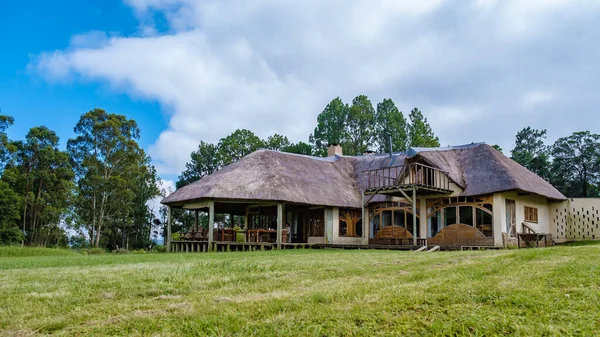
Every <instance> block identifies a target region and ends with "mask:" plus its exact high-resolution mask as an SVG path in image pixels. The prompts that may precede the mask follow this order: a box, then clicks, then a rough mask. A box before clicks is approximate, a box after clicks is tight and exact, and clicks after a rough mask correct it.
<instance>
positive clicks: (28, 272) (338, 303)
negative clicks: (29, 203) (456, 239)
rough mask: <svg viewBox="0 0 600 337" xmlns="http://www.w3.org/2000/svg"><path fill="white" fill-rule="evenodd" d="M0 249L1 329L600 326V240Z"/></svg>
mask: <svg viewBox="0 0 600 337" xmlns="http://www.w3.org/2000/svg"><path fill="white" fill-rule="evenodd" d="M6 251H8V250H7V249H5V252H4V253H3V249H2V248H0V335H3V336H4V335H9V336H10V335H16V336H20V335H30V334H50V333H52V334H57V335H119V336H123V335H130V336H131V335H133V336H135V335H144V336H145V335H172V336H180V335H183V334H190V335H221V336H228V335H241V336H248V335H260V336H263V335H273V336H298V335H304V336H337V335H345V336H354V335H357V336H372V335H402V336H411V335H433V336H443V335H479V336H482V335H486V336H493V335H520V336H534V335H544V336H554V335H555V336H567V335H584V336H590V335H598V334H599V333H600V268H599V267H600V245H579V246H561V247H553V248H541V249H522V250H501V251H469V252H435V253H413V252H400V251H369V250H362V251H352V250H348V251H342V250H287V251H280V252H276V251H275V252H240V253H211V254H200V253H190V254H147V255H143V254H141V255H113V254H110V255H87V256H86V255H80V254H69V253H65V252H63V251H56V253H57V254H60V255H53V253H52V252H50V254H51V255H53V256H43V255H44V254H41V253H40V254H38V253H36V254H37V255H38V256H15V255H27V254H19V253H15V252H14V249H13V252H12V253H10V254H9V253H6ZM7 255H12V256H7Z"/></svg>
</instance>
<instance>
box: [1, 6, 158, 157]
mask: <svg viewBox="0 0 600 337" xmlns="http://www.w3.org/2000/svg"><path fill="white" fill-rule="evenodd" d="M137 28H138V21H137V19H136V18H135V16H134V13H133V9H132V8H131V7H129V6H126V5H125V4H124V3H123V2H122V1H115V0H87V1H68V0H54V1H45V0H19V1H0V41H2V47H1V48H0V55H1V59H2V62H0V108H2V113H3V114H8V115H12V116H14V117H15V125H14V126H13V128H11V129H10V130H9V135H10V136H11V137H12V138H14V139H20V138H23V137H24V136H25V134H26V133H27V131H28V130H29V128H31V127H33V126H37V125H46V126H48V127H49V128H51V129H53V130H55V131H56V132H57V133H58V134H59V136H60V137H61V144H62V145H63V146H64V145H65V144H66V141H67V139H68V138H69V137H72V136H73V132H72V131H73V127H74V126H75V124H76V123H77V120H78V118H79V116H80V115H81V114H83V113H85V112H86V111H88V110H90V109H92V108H96V107H99V108H103V109H105V110H107V111H110V112H115V113H119V114H123V115H126V116H128V117H129V118H133V119H135V120H136V121H137V122H138V124H139V126H140V128H141V130H142V135H141V140H140V143H141V145H142V146H143V147H144V148H147V147H148V146H149V145H150V144H152V143H153V142H154V141H155V140H156V138H157V137H158V135H159V134H160V132H161V131H162V130H164V129H165V128H166V124H167V120H166V117H165V116H164V115H163V114H162V113H161V109H160V106H159V104H158V102H157V101H155V100H148V99H145V100H144V99H132V98H131V97H130V96H128V95H127V94H125V93H118V92H114V91H111V90H110V89H108V88H107V86H106V85H105V84H104V83H98V82H70V83H58V84H57V83H54V82H48V81H46V80H45V79H43V78H41V77H40V76H38V75H37V74H36V73H35V72H32V71H30V70H28V64H29V63H30V61H31V57H35V55H38V54H40V53H42V52H44V51H47V50H55V49H65V48H68V47H69V46H70V41H71V39H72V37H73V36H74V35H76V34H82V33H86V32H89V31H106V32H114V34H119V35H131V34H134V33H135V32H136V30H137Z"/></svg>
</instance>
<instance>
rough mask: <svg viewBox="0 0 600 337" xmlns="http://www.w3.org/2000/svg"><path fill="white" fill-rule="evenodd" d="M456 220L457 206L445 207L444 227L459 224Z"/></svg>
mask: <svg viewBox="0 0 600 337" xmlns="http://www.w3.org/2000/svg"><path fill="white" fill-rule="evenodd" d="M456 220H457V219H456V207H446V208H444V227H448V226H450V225H454V224H457V223H458V222H457V221H456Z"/></svg>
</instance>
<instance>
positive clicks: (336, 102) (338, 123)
mask: <svg viewBox="0 0 600 337" xmlns="http://www.w3.org/2000/svg"><path fill="white" fill-rule="evenodd" d="M348 110H349V107H348V105H347V104H344V102H342V99H341V98H339V97H336V98H335V99H333V100H332V101H331V102H329V104H327V106H326V107H325V109H324V110H323V111H322V112H321V113H320V114H319V116H317V127H316V128H315V130H314V132H313V133H312V134H311V135H310V137H309V141H310V143H311V144H312V145H313V146H314V148H315V154H316V155H319V156H325V155H327V146H328V145H330V144H342V143H343V142H344V141H345V140H346V139H347V136H346V125H347V121H348Z"/></svg>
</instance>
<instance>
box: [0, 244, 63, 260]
mask: <svg viewBox="0 0 600 337" xmlns="http://www.w3.org/2000/svg"><path fill="white" fill-rule="evenodd" d="M74 254H75V252H74V251H72V250H69V249H57V248H31V247H25V248H23V247H17V246H0V258H3V257H22V256H64V255H74Z"/></svg>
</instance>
